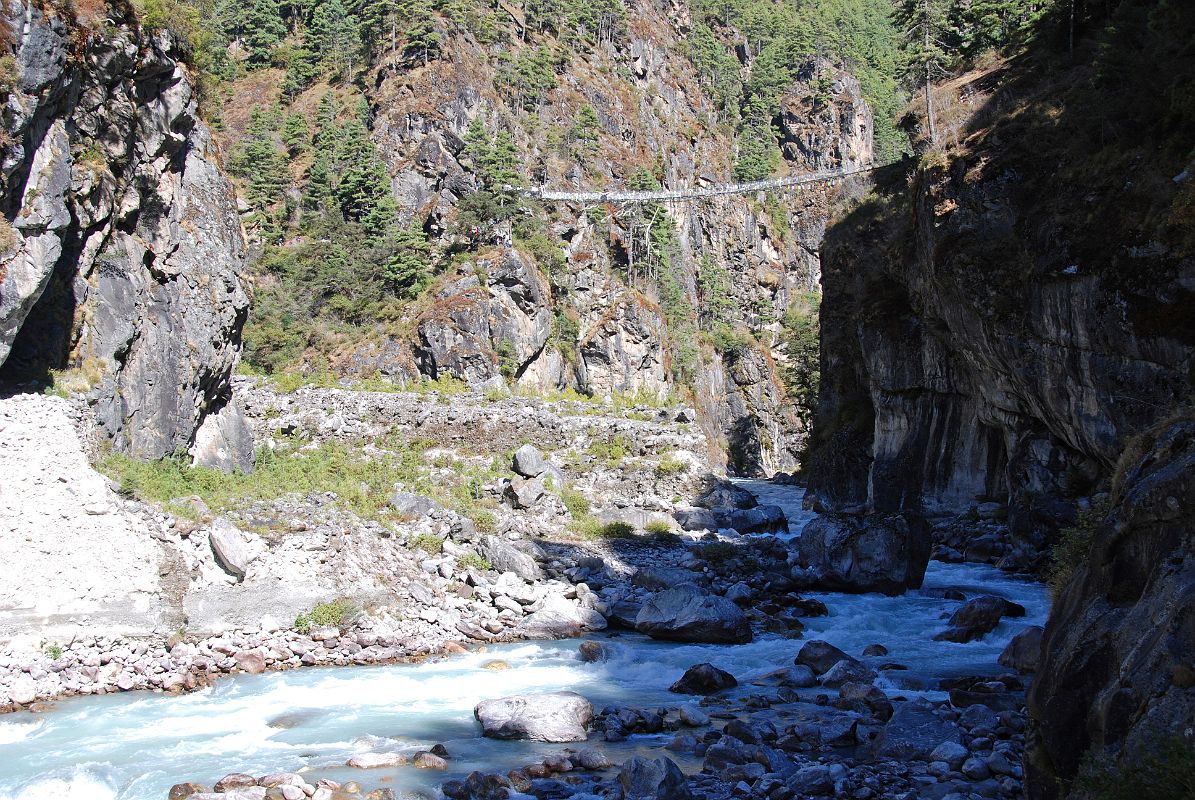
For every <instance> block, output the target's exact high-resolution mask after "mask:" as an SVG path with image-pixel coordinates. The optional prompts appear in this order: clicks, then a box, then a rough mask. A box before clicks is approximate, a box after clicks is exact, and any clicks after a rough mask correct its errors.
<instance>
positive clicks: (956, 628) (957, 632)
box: [934, 595, 1025, 642]
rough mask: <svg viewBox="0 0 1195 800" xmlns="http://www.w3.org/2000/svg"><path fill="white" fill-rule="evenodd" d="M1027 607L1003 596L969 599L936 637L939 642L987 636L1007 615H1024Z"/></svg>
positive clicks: (969, 639)
mask: <svg viewBox="0 0 1195 800" xmlns="http://www.w3.org/2000/svg"><path fill="white" fill-rule="evenodd" d="M1024 615H1025V609H1024V608H1023V607H1022V606H1020V605H1018V604H1016V603H1011V602H1009V601H1008V600H1005V599H1004V598H1003V597H993V596H991V595H985V596H983V597H976V598H975V599H974V600H968V601H967V602H966V603H963V604H962V605H961V606H959V608H958V609H957V610H956V611H955V612H954V613H953V614H952V615H951V616H950V621H949V622H947V625H948V626H949V627H948V628H947V629H946V630H944V631H942V632H941V633H939V634H938V635H937V636H935V637H934V640H935V641H939V642H943V641H944V642H973V641H975V640H976V639H982V638H983V637H984V636H987V635H988V634H989V633H991V632H992V631H993V630H995V629H996V626H997V625H999V624H1000V618H1001V617H1005V616H1024Z"/></svg>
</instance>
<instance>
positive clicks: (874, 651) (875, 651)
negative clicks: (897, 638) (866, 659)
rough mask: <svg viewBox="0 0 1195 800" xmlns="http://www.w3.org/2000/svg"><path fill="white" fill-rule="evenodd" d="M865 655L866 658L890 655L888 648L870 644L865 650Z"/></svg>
mask: <svg viewBox="0 0 1195 800" xmlns="http://www.w3.org/2000/svg"><path fill="white" fill-rule="evenodd" d="M863 655H865V656H886V655H888V648H887V647H884V645H882V644H869V645H867V647H864V648H863Z"/></svg>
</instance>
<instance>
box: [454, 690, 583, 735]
mask: <svg viewBox="0 0 1195 800" xmlns="http://www.w3.org/2000/svg"><path fill="white" fill-rule="evenodd" d="M473 714H474V716H475V717H477V720H478V721H479V722H480V723H481V729H482V735H484V736H488V737H490V738H492V739H532V740H534V741H540V742H581V741H585V739H586V738H588V731H587V728H588V725H589V721H590V720H591V719H593V706H592V705H591V704H590V703H589V701H588V700H586V699H585V698H584V697H582V696H581V695H579V694H577V693H575V692H549V693H545V694H537V695H514V696H511V697H501V698H498V699H496V700H483V701H482V702H480V703H478V704H477V706H476V707H475V708H474V709H473Z"/></svg>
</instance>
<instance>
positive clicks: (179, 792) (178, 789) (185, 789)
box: [167, 783, 207, 800]
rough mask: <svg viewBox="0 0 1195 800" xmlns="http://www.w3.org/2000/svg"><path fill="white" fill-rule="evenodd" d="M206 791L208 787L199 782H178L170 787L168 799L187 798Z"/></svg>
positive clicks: (178, 799) (185, 799)
mask: <svg viewBox="0 0 1195 800" xmlns="http://www.w3.org/2000/svg"><path fill="white" fill-rule="evenodd" d="M206 792H207V789H206V788H205V787H203V786H201V785H199V784H198V783H176V784H174V785H173V786H171V787H170V793H169V794H168V795H167V800H187V798H188V797H190V796H191V795H195V794H201V793H206Z"/></svg>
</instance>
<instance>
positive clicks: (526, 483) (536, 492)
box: [504, 477, 548, 509]
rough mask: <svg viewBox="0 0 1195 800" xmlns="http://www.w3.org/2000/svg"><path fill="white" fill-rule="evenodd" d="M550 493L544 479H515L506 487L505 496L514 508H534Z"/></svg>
mask: <svg viewBox="0 0 1195 800" xmlns="http://www.w3.org/2000/svg"><path fill="white" fill-rule="evenodd" d="M547 493H548V488H547V486H546V484H545V482H544V479H543V478H542V477H539V478H514V479H513V480H511V482H510V483H509V484H507V486H506V490H505V492H504V495H505V497H506V499H507V500H508V501H509V502H510V504H511V506H512V507H514V508H522V509H527V508H534V507H535V504H536V503H538V502H539V501H540V499H542V498H543V496H544V495H546V494H547Z"/></svg>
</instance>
